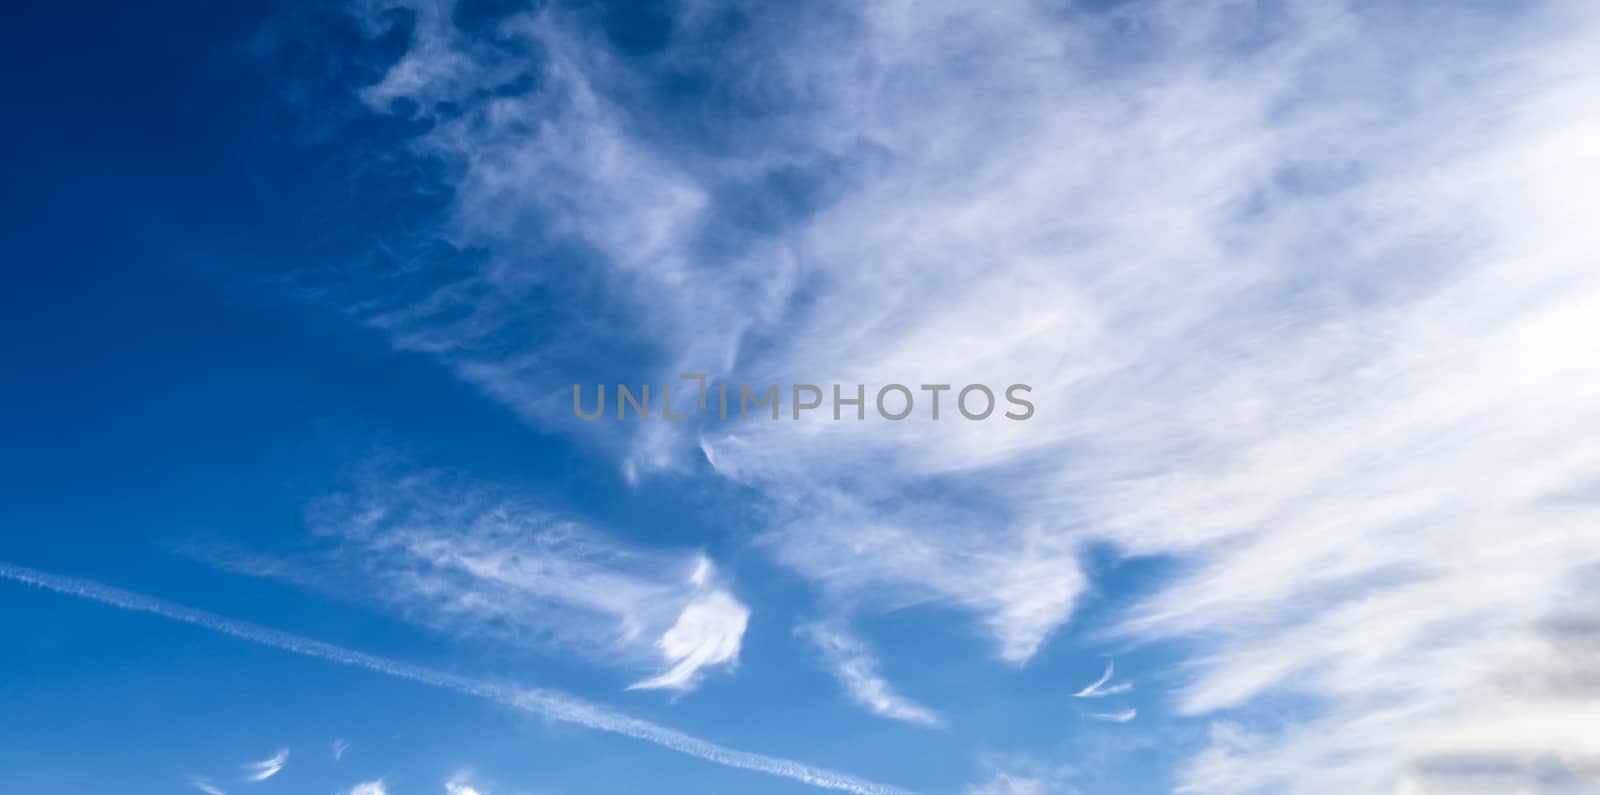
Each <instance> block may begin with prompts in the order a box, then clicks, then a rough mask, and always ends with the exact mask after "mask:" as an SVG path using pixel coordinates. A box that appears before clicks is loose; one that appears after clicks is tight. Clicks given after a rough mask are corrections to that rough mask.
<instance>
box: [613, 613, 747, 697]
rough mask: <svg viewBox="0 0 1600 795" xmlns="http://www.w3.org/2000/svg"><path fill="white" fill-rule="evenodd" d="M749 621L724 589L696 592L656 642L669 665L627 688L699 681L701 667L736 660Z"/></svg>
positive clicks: (682, 686) (666, 686)
mask: <svg viewBox="0 0 1600 795" xmlns="http://www.w3.org/2000/svg"><path fill="white" fill-rule="evenodd" d="M749 621H750V611H749V610H747V609H746V608H745V606H744V605H742V604H740V603H739V601H738V600H736V599H734V598H733V597H732V596H730V595H729V594H728V593H727V592H725V591H711V592H709V593H706V594H701V595H696V596H695V597H694V598H693V599H691V600H690V602H689V603H688V604H687V605H685V606H684V608H683V612H682V613H679V614H678V620H677V621H675V622H673V624H672V627H671V628H670V629H668V630H667V631H666V633H665V634H663V635H662V636H661V639H660V640H658V641H656V648H658V649H659V650H660V651H661V656H662V657H664V658H665V659H666V661H667V663H669V664H670V665H671V666H672V667H671V668H668V669H667V670H665V671H663V672H661V673H660V674H658V675H656V676H653V677H651V678H649V679H645V680H643V681H640V682H637V683H635V684H634V685H632V687H631V688H630V689H634V690H649V689H668V690H687V689H690V688H692V687H694V686H695V684H697V683H698V682H699V679H700V676H701V673H702V671H703V670H704V669H706V668H710V667H713V666H728V665H732V664H734V663H736V662H738V661H739V646H740V644H741V642H742V641H743V639H744V629H745V626H746V625H747V624H748V623H749Z"/></svg>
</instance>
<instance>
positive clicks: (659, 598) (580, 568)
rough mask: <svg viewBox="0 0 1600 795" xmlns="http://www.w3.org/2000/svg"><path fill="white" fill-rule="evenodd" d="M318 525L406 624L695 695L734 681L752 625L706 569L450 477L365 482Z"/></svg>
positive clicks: (685, 556)
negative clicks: (579, 662) (697, 689)
mask: <svg viewBox="0 0 1600 795" xmlns="http://www.w3.org/2000/svg"><path fill="white" fill-rule="evenodd" d="M361 483H362V485H361V486H360V487H358V488H357V489H355V490H353V491H352V492H351V493H348V494H345V495H340V496H337V497H334V498H330V499H328V500H326V501H324V502H323V503H322V505H321V506H320V507H319V508H318V509H317V510H316V511H314V520H313V521H314V524H315V526H316V528H317V530H318V532H319V533H320V534H322V535H324V536H326V537H329V538H334V539H337V540H338V542H339V543H340V544H341V545H342V548H343V552H342V554H343V557H344V558H346V559H348V563H347V565H348V568H352V569H354V570H355V571H357V572H359V573H360V574H361V576H364V577H368V578H371V579H373V580H375V581H376V586H375V587H374V588H371V589H366V590H368V591H369V592H376V593H378V594H379V595H380V596H381V597H382V598H384V599H385V600H387V601H388V602H390V603H392V604H394V605H395V606H397V607H398V608H400V609H402V610H403V611H404V612H405V613H406V614H407V615H408V616H410V617H413V618H416V619H419V620H422V621H425V622H428V623H430V624H432V625H434V626H437V627H439V628H442V629H445V630H448V631H453V632H462V633H467V634H475V635H484V636H489V637H493V638H496V639H498V640H501V641H503V642H507V643H513V644H523V645H536V646H554V647H556V648H558V649H560V650H563V651H570V652H575V653H579V654H583V655H586V656H588V657H589V658H591V659H594V660H597V661H603V662H605V663H607V664H619V665H622V666H624V667H627V668H655V667H659V670H658V672H657V673H655V674H653V675H651V676H649V677H646V678H645V679H644V680H642V681H640V682H638V683H637V684H635V685H634V686H633V687H635V688H666V689H674V690H688V689H692V688H693V687H694V686H695V685H697V684H698V683H699V682H700V681H701V680H702V679H703V678H704V676H705V674H707V673H709V672H711V671H713V670H717V669H729V668H732V667H733V666H734V665H735V664H736V663H737V662H738V658H739V650H740V646H741V644H742V642H743V638H744V631H745V627H746V625H747V624H748V621H749V616H750V611H749V609H748V608H746V607H745V605H744V604H743V603H742V602H741V601H740V600H739V599H738V598H737V597H736V596H734V594H733V593H732V591H731V590H730V589H729V587H728V586H727V585H726V584H725V583H724V582H723V581H722V580H721V578H720V577H719V576H718V574H717V571H716V567H715V565H714V564H713V563H712V562H711V560H710V559H709V558H707V557H706V556H704V555H702V554H699V553H693V552H669V551H662V550H653V549H647V548H643V547H636V546H631V545H627V544H624V543H622V542H620V541H619V540H617V539H615V538H613V537H610V536H609V535H607V534H605V533H602V532H600V531H598V530H596V529H594V528H590V527H587V526H585V525H583V524H581V523H578V522H574V521H571V520H567V519H564V518H561V517H559V516H557V515H555V514H553V513H551V512H549V511H548V510H545V509H543V508H541V507H540V506H538V505H537V504H536V503H534V502H533V501H532V500H529V499H527V498H526V497H523V496H521V495H519V494H517V493H515V492H512V491H509V490H505V489H497V488H495V487H492V486H487V485H482V484H477V483H472V482H468V481H466V480H465V479H463V478H460V477H456V476H453V475H451V474H449V473H443V472H432V471H415V470H412V471H408V472H406V473H405V474H398V475H397V474H386V475H384V476H371V477H365V476H364V477H362V478H361Z"/></svg>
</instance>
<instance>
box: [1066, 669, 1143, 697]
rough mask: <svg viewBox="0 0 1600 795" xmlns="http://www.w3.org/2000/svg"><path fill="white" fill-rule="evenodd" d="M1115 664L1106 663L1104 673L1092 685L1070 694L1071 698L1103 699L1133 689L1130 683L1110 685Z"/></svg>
mask: <svg viewBox="0 0 1600 795" xmlns="http://www.w3.org/2000/svg"><path fill="white" fill-rule="evenodd" d="M1116 665H1117V664H1116V663H1114V662H1110V663H1106V672H1105V673H1103V674H1101V675H1100V678H1099V679H1096V680H1094V683H1093V684H1091V685H1089V686H1088V687H1085V688H1084V689H1082V690H1079V691H1078V692H1076V693H1073V694H1072V697H1073V698H1105V697H1106V696H1115V695H1118V694H1120V693H1126V692H1128V691H1130V690H1132V689H1133V683H1132V682H1119V683H1117V684H1114V685H1113V684H1111V677H1112V676H1113V675H1115V673H1116Z"/></svg>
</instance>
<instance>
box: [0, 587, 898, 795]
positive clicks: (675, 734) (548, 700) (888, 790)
mask: <svg viewBox="0 0 1600 795" xmlns="http://www.w3.org/2000/svg"><path fill="white" fill-rule="evenodd" d="M0 579H5V580H10V581H12V582H14V583H20V584H23V585H29V586H33V587H36V588H42V589H45V590H47V591H53V592H55V593H58V594H63V595H66V596H73V597H77V598H80V599H88V600H91V601H95V602H99V603H101V604H104V605H108V606H110V607H115V608H119V609H122V610H130V611H134V612H140V613H150V614H152V615H157V616H160V617H162V618H166V619H170V620H173V621H178V622H182V623H185V624H191V625H194V626H197V627H200V628H202V629H206V630H210V631H212V632H219V633H222V634H224V635H231V636H233V637H235V638H239V639H240V640H245V641H249V642H251V643H256V644H260V645H263V646H270V647H272V648H275V649H280V650H282V651H286V652H290V653H292V654H299V655H303V656H306V657H314V658H317V659H320V660H326V661H328V662H333V663H338V664H340V665H349V666H354V667H358V668H364V669H367V670H369V671H374V672H376V673H381V674H385V675H388V676H393V677H397V678H400V679H407V680H410V681H413V682H417V683H419V684H424V685H428V686H430V687H437V688H443V689H445V690H452V691H455V692H457V693H461V694H463V695H467V696H472V697H474V698H479V699H483V700H485V701H490V702H493V703H496V704H501V705H503V706H507V707H510V708H512V709H517V710H522V711H525V712H530V713H533V714H536V715H540V716H542V717H545V718H549V719H551V720H557V721H562V722H566V723H575V724H578V725H580V726H584V727H586V728H589V729H594V730H596V731H603V732H611V733H614V734H621V735H624V736H627V737H631V738H633V739H636V740H643V741H644V742H647V743H654V744H656V745H660V746H662V747H665V748H668V749H670V750H673V751H676V752H678V753H682V754H687V755H689V756H693V757H696V758H699V759H703V760H705V761H707V762H711V763H714V764H719V765H725V766H728V767H734V768H739V769H743V770H751V771H755V772H759V773H766V774H768V775H773V776H780V777H783V778H789V779H793V780H795V781H800V782H802V783H805V784H810V785H812V786H815V787H819V788H822V789H832V790H839V791H843V792H851V793H855V795H906V791H905V790H901V789H896V788H894V787H889V786H885V785H881V784H876V783H873V782H870V781H866V780H863V779H860V778H856V777H854V776H850V775H848V774H844V773H838V772H834V771H831V770H823V769H820V768H815V767H810V766H808V765H805V764H802V763H800V762H796V761H793V760H789V759H783V758H781V757H773V756H767V755H764V754H756V753H750V752H747V751H738V750H735V749H732V748H728V747H726V746H722V745H718V744H716V743H712V742H709V741H706V740H702V739H699V738H697V737H693V736H690V735H687V734H684V733H682V732H679V731H676V730H673V729H669V728H666V727H664V726H659V725H656V724H653V723H650V722H649V721H645V720H640V719H638V718H632V717H629V716H626V715H623V714H621V713H617V712H614V711H612V710H610V709H607V708H605V707H601V706H598V705H595V704H590V703H588V702H585V701H582V700H580V699H577V698H574V697H572V696H568V695H566V694H564V693H560V692H557V691H553V690H547V689H534V688H523V687H515V686H511V685H506V684H498V683H491V682H487V681H479V680H475V679H471V678H468V677H464V676H459V675H455V674H447V673H442V672H439V671H432V670H429V669H427V668H423V667H420V666H415V665H410V664H407V663H402V662H398V661H394V660H387V659H384V658H382V657H377V656H374V655H370V654H364V653H362V652H358V651H354V650H351V649H345V648H341V647H339V646H335V645H333V644H331V643H324V642H322V641H317V640H312V639H310V638H303V637H300V636H297V635H293V634H290V633H287V632H281V631H278V630H273V629H268V628H266V627H259V626H256V625H253V624H249V623H246V622H243V621H234V620H232V619H228V618H223V617H221V616H215V615H212V614H210V613H206V612H204V611H201V610H195V609H193V608H189V607H184V606H182V605H178V604H174V603H171V602H165V601H162V600H160V599H156V598H153V597H149V596H144V595H142V594H137V593H133V592H132V591H125V590H122V589H120V588H114V587H111V586H109V585H103V584H101V583H97V582H92V581H89V580H82V579H77V578H73V577H64V576H61V575H58V574H51V573H48V572H42V571H35V570H33V569H29V568H26V567H23V566H15V565H12V564H10V563H6V562H3V561H0ZM279 756H281V757H282V758H283V760H287V758H288V754H287V753H282V754H280V755H279ZM268 763H276V764H278V765H279V768H281V761H280V760H279V757H278V756H275V757H273V759H272V760H268ZM268 763H262V764H268ZM251 767H252V769H257V770H258V772H259V770H262V769H266V768H261V767H260V766H258V765H252V766H251ZM277 769H278V768H275V769H273V770H272V772H273V773H276V772H277ZM268 775H271V774H270V773H269V774H268ZM264 778H266V776H263V777H261V778H253V779H251V780H253V781H260V780H262V779H264ZM371 786H379V787H381V784H376V783H375V784H363V785H358V787H357V790H360V789H361V787H371Z"/></svg>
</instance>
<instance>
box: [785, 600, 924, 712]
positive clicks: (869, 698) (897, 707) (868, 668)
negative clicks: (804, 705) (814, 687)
mask: <svg viewBox="0 0 1600 795" xmlns="http://www.w3.org/2000/svg"><path fill="white" fill-rule="evenodd" d="M798 631H799V634H800V635H801V636H803V637H805V638H806V639H807V640H809V641H810V642H811V644H812V645H813V646H815V647H816V649H817V652H818V653H819V654H820V655H821V656H822V660H823V662H824V663H825V664H826V665H827V666H828V670H829V672H830V673H832V674H833V676H834V678H835V679H838V680H839V684H841V685H843V686H844V689H845V692H846V693H848V694H850V697H851V698H852V699H854V700H855V701H856V703H858V704H861V705H862V706H864V707H866V708H867V709H869V710H871V711H872V712H873V714H875V715H881V716H883V717H885V718H892V719H894V720H899V721H905V722H907V723H915V724H920V725H923V726H942V725H943V724H944V719H943V718H941V717H940V716H939V715H938V713H936V712H934V711H933V710H931V709H928V708H927V707H924V706H922V705H921V704H918V703H917V702H915V701H912V700H911V699H908V698H906V697H905V696H902V695H900V694H899V693H897V692H895V689H894V687H893V686H891V685H890V684H889V682H888V680H886V679H884V678H883V676H882V675H880V674H879V673H878V661H877V659H875V658H874V657H873V656H872V652H870V651H869V650H868V649H867V648H866V647H865V646H864V645H862V643H861V642H860V641H859V640H857V639H856V638H854V637H851V636H850V635H849V634H847V633H845V632H844V631H843V630H841V629H839V628H837V627H832V626H828V625H824V624H807V625H805V626H802V627H800V628H799V630H798Z"/></svg>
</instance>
